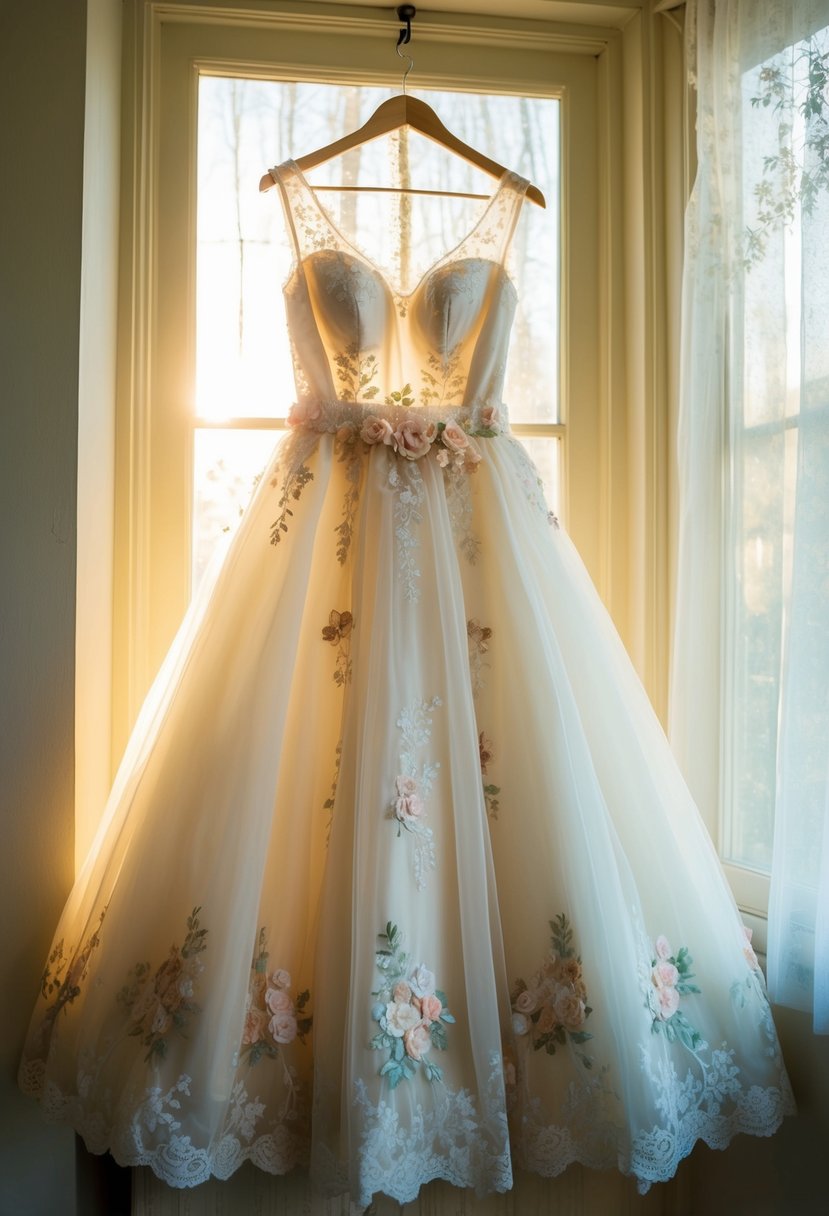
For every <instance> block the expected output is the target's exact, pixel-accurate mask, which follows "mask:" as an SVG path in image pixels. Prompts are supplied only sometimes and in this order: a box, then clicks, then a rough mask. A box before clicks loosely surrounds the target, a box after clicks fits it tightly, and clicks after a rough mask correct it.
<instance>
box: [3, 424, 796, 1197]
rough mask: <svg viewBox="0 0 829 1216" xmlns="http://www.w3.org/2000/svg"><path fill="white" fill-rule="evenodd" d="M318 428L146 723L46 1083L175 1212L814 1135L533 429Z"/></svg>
mask: <svg viewBox="0 0 829 1216" xmlns="http://www.w3.org/2000/svg"><path fill="white" fill-rule="evenodd" d="M481 447H482V449H483V451H484V459H483V460H482V461H481V463H480V465H479V466H478V467H477V469H476V470H475V471H474V472H472V473H469V472H464V471H462V470H458V469H457V468H456V467H454V466H452V465H450V466H449V467H447V468H445V469H444V468H441V467H440V466H439V464H438V463H437V462H436V461H433V460H428V461H427V460H422V461H411V462H409V461H405V460H403V459H402V458H401V457H399V456H396V455H394V453H393V452H392V451H391V450H390V449H389V448H386V447H384V446H383V445H377V446H375V447H372V448H368V447H366V446H365V445H363V444H362V443H361V442H360V441H357V442H356V443H354V442H353V441H346V440H343V439H342V438H340V439H338V438H337V437H336V436H334V435H331V434H322V435H320V434H316V433H312V432H308V431H305V430H301V429H298V430H296V431H294V432H292V433H291V434H290V435H289V436H288V438H287V439H286V440H285V441H284V442H283V444H282V445H281V446H280V447H279V449H278V450H277V453H276V454H275V456H274V458H273V460H272V462H271V465H270V467H269V468H268V469H267V471H266V473H265V475H264V476H263V477H262V479H261V481H260V484H259V487H258V489H257V491H256V493H255V495H254V498H253V501H252V503H251V505H250V507H249V508H248V510H247V512H246V514H245V517H244V519H243V521H242V523H241V525H240V527H239V530H238V532H237V534H236V536H235V538H234V539H233V541H232V543H231V545H230V547H229V551H228V553H227V555H226V557H225V559H224V561H223V562H222V563H221V564H219V563H217V564H216V566H215V568H214V569H213V570H212V572H211V573H210V575H209V576H208V578H207V579H206V580H205V583H204V585H203V586H202V588H201V589H200V591H199V593H198V594H197V596H196V598H195V600H194V602H193V604H192V605H191V608H190V609H189V611H188V613H187V616H186V618H185V620H184V622H183V624H182V627H181V629H180V631H179V633H178V636H177V638H176V640H175V642H174V644H173V646H172V648H171V650H170V652H169V654H168V656H167V658H166V660H165V662H164V665H163V667H162V670H161V671H160V673H159V675H158V677H157V679H156V681H155V683H154V685H153V687H152V689H151V691H150V694H149V696H148V698H147V701H146V703H145V705H144V707H143V709H142V711H141V714H140V716H139V719H138V722H137V724H136V726H135V729H134V731H133V734H132V737H131V740H130V743H129V745H128V748H127V751H126V754H125V757H124V760H123V762H122V764H121V767H120V769H119V772H118V774H117V778H116V781H115V785H114V788H113V790H112V794H111V796H110V800H109V803H108V806H107V809H106V813H105V815H104V818H103V822H102V825H101V828H100V831H99V833H98V836H97V839H96V841H95V844H94V846H93V849H92V851H91V853H90V856H89V859H88V861H87V862H86V865H85V867H84V868H83V871H82V872H81V874H80V876H79V878H78V881H77V883H76V886H75V888H74V890H73V892H72V894H71V896H70V899H69V901H68V904H67V906H66V909H65V911H64V914H63V916H62V918H61V921H60V924H59V927H58V930H57V933H56V935H55V940H54V942H53V945H52V948H51V951H50V954H49V958H48V962H47V966H46V969H45V972H44V975H43V980H42V984H41V992H40V996H39V999H38V1003H37V1006H36V1008H35V1012H34V1016H33V1020H32V1024H31V1029H30V1032H29V1037H28V1040H27V1044H26V1048H25V1055H24V1060H23V1063H22V1065H21V1070H20V1080H21V1084H22V1087H23V1088H24V1089H25V1090H26V1091H28V1092H30V1093H32V1094H35V1095H37V1096H38V1097H39V1099H40V1102H41V1103H42V1106H43V1108H44V1110H45V1111H46V1113H47V1114H48V1115H50V1116H53V1117H56V1118H60V1119H65V1120H68V1121H69V1122H70V1123H72V1124H73V1125H74V1126H75V1127H76V1128H77V1130H78V1131H79V1132H80V1133H81V1135H82V1136H83V1138H84V1140H85V1142H86V1144H87V1146H88V1148H89V1149H90V1150H91V1151H93V1152H104V1151H107V1150H109V1151H110V1152H112V1154H113V1155H114V1156H115V1158H116V1159H117V1160H118V1161H119V1162H121V1163H122V1164H126V1165H149V1166H151V1167H152V1169H153V1170H154V1171H155V1172H156V1174H157V1175H158V1176H159V1177H161V1178H162V1179H164V1180H166V1181H167V1182H168V1183H170V1184H171V1185H173V1186H193V1185H196V1184H198V1183H200V1182H202V1181H204V1180H205V1179H207V1178H208V1177H210V1176H211V1175H215V1176H218V1177H220V1178H226V1177H228V1176H229V1175H230V1174H231V1173H232V1172H233V1171H234V1170H236V1169H237V1168H238V1167H239V1165H240V1164H241V1163H242V1162H243V1161H245V1160H250V1161H252V1162H253V1163H254V1165H256V1166H258V1167H260V1168H261V1169H264V1170H268V1171H271V1172H273V1173H283V1172H286V1171H288V1170H290V1169H292V1168H293V1167H294V1166H295V1165H299V1164H305V1165H309V1166H310V1168H311V1171H312V1177H313V1179H314V1181H315V1182H316V1184H317V1185H318V1186H319V1187H320V1188H321V1189H322V1190H323V1191H325V1192H327V1193H330V1194H342V1193H348V1194H349V1195H350V1196H351V1199H352V1201H353V1202H354V1204H355V1205H358V1206H360V1205H365V1204H367V1203H368V1202H369V1201H370V1199H371V1196H372V1195H373V1194H375V1193H376V1192H384V1193H386V1194H388V1195H390V1196H392V1197H394V1198H396V1199H397V1200H399V1201H400V1202H406V1201H409V1200H411V1199H412V1198H413V1197H414V1196H415V1195H416V1194H417V1192H418V1190H419V1187H420V1186H421V1185H422V1184H424V1183H426V1182H428V1181H429V1180H431V1179H434V1178H443V1179H446V1180H448V1181H449V1182H451V1183H454V1184H456V1185H457V1186H461V1187H475V1188H476V1189H477V1190H478V1191H479V1192H481V1193H485V1192H491V1191H503V1190H507V1189H509V1188H510V1186H511V1184H512V1171H513V1169H514V1168H523V1169H527V1170H531V1171H536V1172H538V1173H540V1174H543V1175H554V1174H557V1173H559V1172H560V1171H562V1170H563V1169H565V1167H566V1166H567V1165H568V1164H569V1163H571V1162H574V1161H579V1162H582V1163H584V1164H585V1165H588V1166H591V1167H597V1168H598V1167H615V1168H617V1169H619V1170H621V1171H623V1172H624V1173H627V1174H630V1175H633V1176H634V1177H635V1178H636V1179H637V1180H638V1182H639V1185H640V1189H643V1190H644V1189H647V1187H648V1186H649V1185H650V1184H651V1183H652V1182H654V1181H657V1180H662V1179H666V1178H668V1177H670V1176H671V1175H672V1174H673V1173H674V1172H675V1170H676V1168H677V1165H678V1163H679V1161H680V1160H681V1158H682V1157H683V1156H685V1155H686V1154H687V1153H688V1152H689V1151H690V1150H691V1148H692V1146H693V1144H694V1143H695V1141H696V1140H698V1139H702V1140H704V1141H706V1142H707V1143H708V1144H709V1145H711V1146H713V1147H718V1148H721V1147H724V1146H725V1145H726V1144H727V1143H728V1141H729V1140H730V1139H731V1137H733V1136H734V1135H735V1134H736V1133H738V1132H750V1133H753V1134H756V1135H769V1134H771V1133H772V1132H773V1131H774V1130H775V1129H776V1128H777V1126H778V1124H779V1123H780V1121H781V1119H782V1117H783V1116H784V1115H785V1114H786V1113H787V1112H789V1111H790V1110H791V1109H792V1098H791V1092H790V1088H789V1085H788V1081H787V1078H786V1073H785V1069H784V1066H783V1062H782V1060H781V1056H780V1051H779V1047H778V1042H777V1037H776V1034H775V1030H774V1025H773V1023H772V1020H771V1015H770V1012H769V1007H768V1003H767V1000H766V996H765V992H764V985H763V980H762V975H761V973H760V971H759V968H758V966H757V960H756V958H755V956H754V954H753V952H752V950H751V947H750V944H749V942H748V940H747V936H746V934H745V931H744V929H743V926H742V925H741V922H740V918H739V915H738V912H737V909H736V906H735V904H734V901H733V898H732V896H731V894H730V891H729V889H728V887H727V885H726V882H725V880H724V877H723V874H722V870H721V868H720V865H719V862H718V859H717V856H716V853H715V851H714V849H713V847H712V844H711V841H710V839H709V837H708V835H707V833H706V830H705V828H704V825H703V824H702V821H701V819H700V817H699V814H698V812H697V810H696V808H695V806H694V804H693V802H692V800H691V798H690V795H689V793H688V790H687V788H686V786H685V784H684V782H683V780H682V778H681V775H680V773H679V771H678V769H677V766H676V763H675V761H674V759H673V757H672V755H671V752H670V750H669V747H668V744H667V741H666V739H665V736H664V734H663V732H662V730H661V727H660V725H659V723H658V721H657V719H656V717H655V715H654V713H653V710H652V708H651V706H650V704H649V702H648V699H647V696H646V694H645V692H644V690H643V688H642V686H641V684H640V682H639V680H638V678H637V676H636V674H635V672H634V670H633V668H632V665H631V663H630V661H629V659H628V657H627V655H626V653H625V651H624V648H623V646H622V644H621V642H620V640H619V638H618V636H617V634H616V632H615V630H614V628H613V626H612V624H611V622H610V620H609V618H608V616H607V614H606V612H605V610H604V608H603V606H602V604H601V602H600V600H599V598H598V595H597V593H596V591H595V589H594V587H593V586H592V584H591V582H590V579H589V577H588V575H587V573H586V571H585V569H584V566H583V564H582V562H581V560H580V558H579V557H578V555H577V553H576V551H575V549H574V547H573V546H572V544H571V543H570V541H569V540H568V538H567V536H566V535H565V533H564V532H563V531H561V530H560V529H559V528H558V526H557V523H556V521H555V519H553V518H552V517H551V516H550V514H549V512H548V511H547V507H546V505H545V503H544V501H543V496H542V494H541V491H540V488H539V484H538V480H537V477H536V475H535V471H534V469H533V467H532V465H531V463H530V461H529V459H528V458H527V456H526V454H525V452H524V450H523V449H522V448H521V446H520V445H519V444H518V443H517V442H516V441H515V440H514V439H513V438H512V437H511V436H509V435H508V434H507V435H502V436H498V437H497V438H493V439H491V440H483V441H482V442H481Z"/></svg>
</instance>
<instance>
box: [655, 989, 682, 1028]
mask: <svg viewBox="0 0 829 1216" xmlns="http://www.w3.org/2000/svg"><path fill="white" fill-rule="evenodd" d="M656 995H657V1000H658V1002H659V1017H660V1018H661V1019H662V1021H663V1022H667V1020H668V1018H670V1017H673V1015H674V1014H675V1013H676V1011H677V1009H679V993H678V992H677V990H676V988H660V989H658V991H657V994H656Z"/></svg>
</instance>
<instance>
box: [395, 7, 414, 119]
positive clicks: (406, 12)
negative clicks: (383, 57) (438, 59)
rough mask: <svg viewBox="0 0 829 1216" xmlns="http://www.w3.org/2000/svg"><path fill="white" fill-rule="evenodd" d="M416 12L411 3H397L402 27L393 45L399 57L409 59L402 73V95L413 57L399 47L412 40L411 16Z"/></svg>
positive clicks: (404, 93)
mask: <svg viewBox="0 0 829 1216" xmlns="http://www.w3.org/2000/svg"><path fill="white" fill-rule="evenodd" d="M416 13H417V9H416V8H415V6H414V5H413V4H400V5H398V8H397V19H398V21H402V22H403V28H402V29H401V30H400V33H399V34H398V36H397V46H396V47H395V50H396V51H397V54H398V55H399V56H400V58H401V59H408V61H409V66H408V67H407V68H406V70H405V72H404V73H403V83H402V89H403V95H404V97H405V95H406V78H407V76H408V75H409V72H411V70H412V68H413V67H414V59H412V57H411V55H409V54H408V53H407V52H405V51H402V50H401V49H400V48H401V47H403V46H406V45H407V44H408V43H409V42H411V40H412V18H413V17H414V16H415V14H416Z"/></svg>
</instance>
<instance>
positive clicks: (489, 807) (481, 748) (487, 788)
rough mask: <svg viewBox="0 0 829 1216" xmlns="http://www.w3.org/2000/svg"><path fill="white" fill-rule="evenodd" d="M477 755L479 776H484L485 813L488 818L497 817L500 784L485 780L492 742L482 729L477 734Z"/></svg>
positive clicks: (490, 758) (490, 757)
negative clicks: (479, 767) (479, 769)
mask: <svg viewBox="0 0 829 1216" xmlns="http://www.w3.org/2000/svg"><path fill="white" fill-rule="evenodd" d="M478 755H479V757H480V761H481V776H482V777H483V778H484V803H485V805H486V813H487V815H489V817H490V819H497V818H498V811H499V809H500V804H499V802H498V796H499V794H500V793H501V787H500V785H493V784H492V782H491V781H487V780H486V776H487V766H488V764H489V763H490V761H491V760H492V758H493V756H492V743H491V741H490V740H489V739H488V738H487V737H486V735H485V734H484V732H483V731H481V733H480V734H479V735H478Z"/></svg>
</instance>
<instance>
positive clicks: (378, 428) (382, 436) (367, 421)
mask: <svg viewBox="0 0 829 1216" xmlns="http://www.w3.org/2000/svg"><path fill="white" fill-rule="evenodd" d="M360 438H361V439H362V440H363V442H364V443H371V444H374V443H386V444H389V445H391V444H392V443H393V442H394V431H393V430H392V426H391V423H390V422H389V421H388V419H386V418H378V417H377V416H376V415H375V414H369V415H368V416H367V417H366V418H364V419H363V425H362V427H361V428H360Z"/></svg>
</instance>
